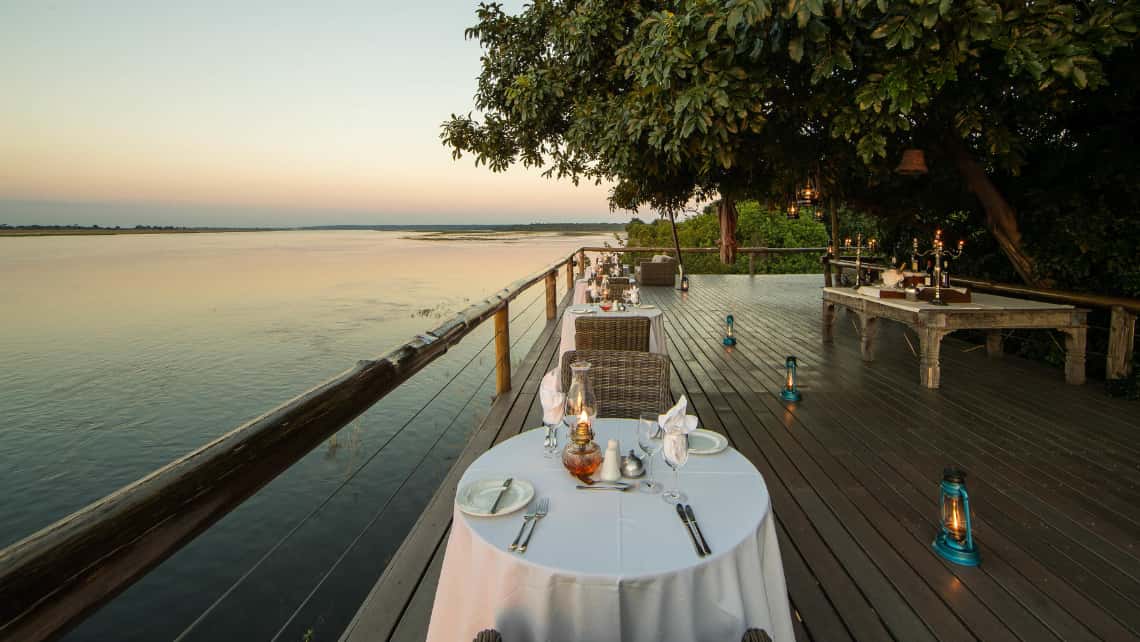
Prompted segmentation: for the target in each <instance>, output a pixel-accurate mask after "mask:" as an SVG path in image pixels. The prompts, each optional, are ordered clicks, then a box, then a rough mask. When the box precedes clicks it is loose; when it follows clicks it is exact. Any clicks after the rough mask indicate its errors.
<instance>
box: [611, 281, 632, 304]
mask: <svg viewBox="0 0 1140 642" xmlns="http://www.w3.org/2000/svg"><path fill="white" fill-rule="evenodd" d="M629 288H630V283H629V278H628V277H624V276H611V277H610V287H609V289H608V290H607V291H606V294H607V295H608V296H609V299H610V301H624V300H625V293H626V291H627V290H629Z"/></svg>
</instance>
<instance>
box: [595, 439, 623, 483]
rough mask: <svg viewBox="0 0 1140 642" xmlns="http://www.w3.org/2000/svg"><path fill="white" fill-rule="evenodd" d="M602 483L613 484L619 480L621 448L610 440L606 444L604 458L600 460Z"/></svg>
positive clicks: (614, 441) (616, 441) (615, 441)
mask: <svg viewBox="0 0 1140 642" xmlns="http://www.w3.org/2000/svg"><path fill="white" fill-rule="evenodd" d="M600 477H601V479H602V481H608V482H615V481H620V480H621V448H619V447H618V440H616V439H611V440H609V442H608V443H607V444H606V456H605V458H603V459H602V474H601V475H600Z"/></svg>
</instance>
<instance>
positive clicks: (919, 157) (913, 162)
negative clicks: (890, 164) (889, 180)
mask: <svg viewBox="0 0 1140 642" xmlns="http://www.w3.org/2000/svg"><path fill="white" fill-rule="evenodd" d="M927 171H929V170H927V169H926V154H924V153H923V151H922V150H921V149H904V150H903V155H902V161H901V162H899V166H898V167H896V168H895V173H896V174H902V175H903V176H922V175H923V174H925V173H927Z"/></svg>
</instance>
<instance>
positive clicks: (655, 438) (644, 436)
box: [637, 413, 662, 494]
mask: <svg viewBox="0 0 1140 642" xmlns="http://www.w3.org/2000/svg"><path fill="white" fill-rule="evenodd" d="M661 443H662V442H661V428H660V427H659V426H658V425H657V415H655V414H650V413H641V418H640V419H638V420H637V445H638V446H640V447H641V451H642V452H643V453H645V457H646V459H645V467H646V475H647V476H648V479H647V480H646V481H643V482H641V483H640V484H638V487H637V489H638V490H640V491H641V492H643V493H650V494H657V493H660V492H661V482H657V481H654V480H653V457H654V455H656V454H657V451H659V450H661Z"/></svg>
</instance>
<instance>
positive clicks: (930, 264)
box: [923, 259, 934, 287]
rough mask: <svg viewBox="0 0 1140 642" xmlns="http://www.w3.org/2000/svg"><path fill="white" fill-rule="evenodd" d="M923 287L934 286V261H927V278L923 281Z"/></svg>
mask: <svg viewBox="0 0 1140 642" xmlns="http://www.w3.org/2000/svg"><path fill="white" fill-rule="evenodd" d="M923 285H925V286H927V287H930V286H932V285H934V259H926V277H925V278H924V279H923Z"/></svg>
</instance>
